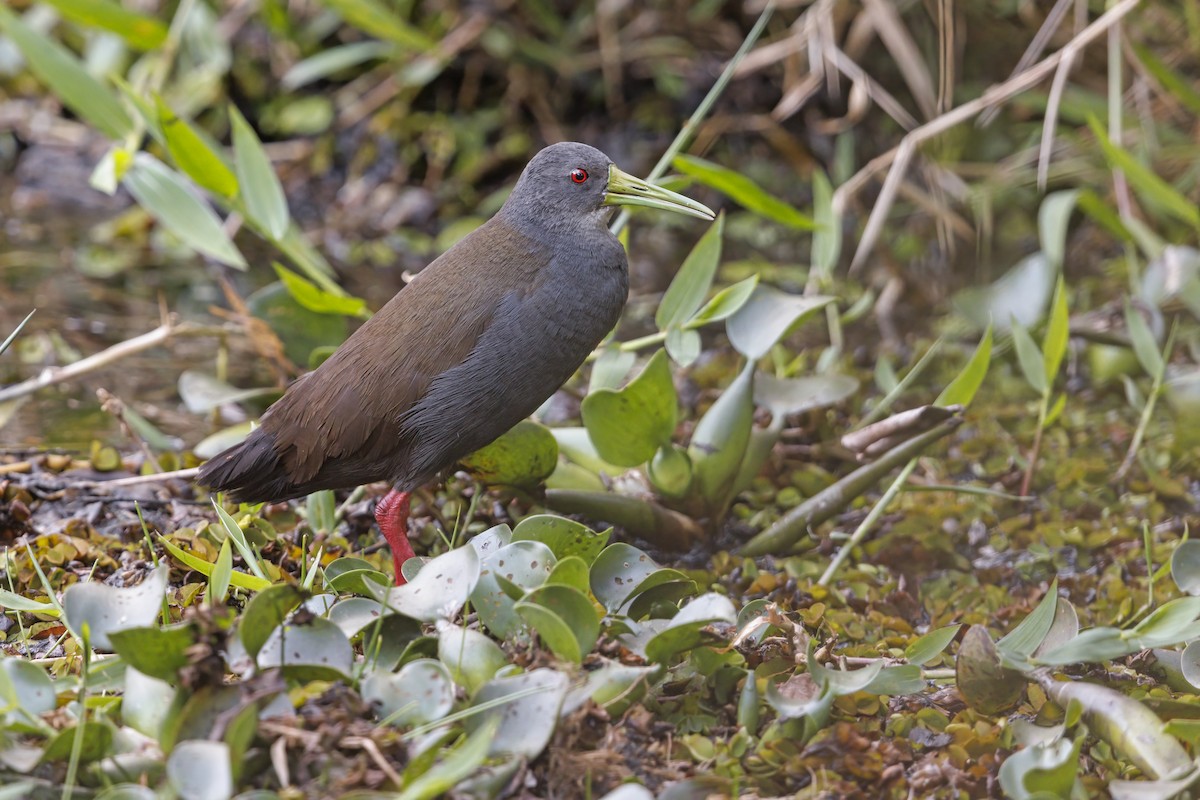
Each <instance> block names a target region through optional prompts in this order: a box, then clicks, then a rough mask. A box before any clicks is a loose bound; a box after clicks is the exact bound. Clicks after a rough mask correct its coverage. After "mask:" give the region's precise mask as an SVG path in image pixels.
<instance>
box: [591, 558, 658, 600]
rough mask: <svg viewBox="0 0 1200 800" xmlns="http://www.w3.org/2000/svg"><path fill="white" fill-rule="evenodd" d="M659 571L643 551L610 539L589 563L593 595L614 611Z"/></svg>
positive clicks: (652, 560)
mask: <svg viewBox="0 0 1200 800" xmlns="http://www.w3.org/2000/svg"><path fill="white" fill-rule="evenodd" d="M658 570H659V566H658V564H656V563H655V562H654V559H652V558H650V556H648V555H646V553H644V552H643V551H641V550H639V549H638V548H636V547H634V546H633V545H631V544H626V543H625V542H613V543H612V544H610V545H609V546H608V547H606V548H604V551H603V552H602V553H600V555H599V556H597V558H596V561H595V562H594V563H593V564H592V577H591V580H592V594H594V595H595V596H596V599H597V600H599V601H600V603H601V605H603V606H604V607H605V608H606V609H608V611H609V612H610V613H613V612H615V611H617V610H618V609H619V608H621V606H623V605H625V602H626V600H628V599H629V597H630V595H631V594H632V593H633V591H634V590H635V589H637V588H638V586H639V585H640V584H641V583H642V582H643V581H644V580H645V579H646V578H648V577H649V576H650V575H651V574H653V573H654V572H656V571H658Z"/></svg>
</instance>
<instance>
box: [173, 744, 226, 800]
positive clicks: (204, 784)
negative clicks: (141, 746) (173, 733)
mask: <svg viewBox="0 0 1200 800" xmlns="http://www.w3.org/2000/svg"><path fill="white" fill-rule="evenodd" d="M167 778H168V779H170V781H171V787H172V788H173V789H174V790H175V791H176V792H178V793H179V796H180V797H181V798H183V800H229V798H230V797H232V796H233V768H232V766H231V765H230V763H229V745H227V744H225V743H224V742H211V741H202V740H190V741H186V742H180V743H179V744H177V745H175V749H174V750H172V751H171V757H170V758H168V759H167Z"/></svg>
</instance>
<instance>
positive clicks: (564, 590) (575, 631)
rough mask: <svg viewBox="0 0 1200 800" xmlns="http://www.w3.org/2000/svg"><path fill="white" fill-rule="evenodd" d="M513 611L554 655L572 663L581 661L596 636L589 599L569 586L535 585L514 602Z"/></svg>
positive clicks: (597, 622)
mask: <svg viewBox="0 0 1200 800" xmlns="http://www.w3.org/2000/svg"><path fill="white" fill-rule="evenodd" d="M516 612H517V613H518V614H520V615H521V619H523V620H525V622H526V623H528V624H529V626H530V627H531V628H533V629H534V630H535V631H537V633H538V636H539V637H540V638H541V640H542V641H543V642H544V643H545V645H546V646H547V647H549V648H550V650H551V651H552V652H553V653H554V654H555V655H556V656H558V657H559V658H561V659H563V660H564V661H570V662H572V663H574V664H580V663H582V662H583V657H584V656H586V655H587V654H588V653H590V652H591V651H592V648H593V647H595V645H596V639H597V638H598V637H599V636H600V618H599V617H598V616H597V614H596V609H595V607H594V606H593V605H592V601H591V600H589V599H588V598H587V596H586V595H584V594H583V593H582V592H580V591H579V590H578V589H575V588H574V587H571V586H561V585H546V586H542V587H541V588H539V589H535V590H533V591H532V592H530V593H529V594H528V595H526V596H525V599H524V600H521V601H520V602H518V603H517V604H516Z"/></svg>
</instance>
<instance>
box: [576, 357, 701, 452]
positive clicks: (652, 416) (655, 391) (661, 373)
mask: <svg viewBox="0 0 1200 800" xmlns="http://www.w3.org/2000/svg"><path fill="white" fill-rule="evenodd" d="M678 404H679V402H678V400H677V398H676V396H675V384H674V382H673V381H672V379H671V368H670V365H669V364H668V363H667V354H666V352H665V351H663V350H659V351H658V352H656V353H655V354H654V355H653V356H652V357H651V358H650V361H649V362H647V364H646V366H645V367H644V368H643V369H642V371H641V373H639V374H638V376H637V377H636V378H634V379H633V380H632V381H630V382H629V384H628V385H626V386H625V388H624V389H621V390H619V391H613V390H611V389H602V390H600V391H598V392H594V393H592V394H589V395H588V396H587V397H585V398H584V399H583V404H582V406H581V407H580V414H581V415H582V417H583V424H584V426H585V427H586V428H587V432H588V436H589V438H590V439H591V441H592V444H593V445H594V446H595V448H596V452H597V453H599V455H600V457H601V458H602V459H604V460H605V461H607V462H609V463H612V464H616V465H619V466H622V467H636V466H638V465H640V464H644V463H646V462H647V461H649V460H650V458H651V456H653V455H654V451H655V450H657V449H658V448H659V447H660V446H662V445H665V444H669V443H670V441H671V436H672V434H674V432H675V421H676V419H677V415H678Z"/></svg>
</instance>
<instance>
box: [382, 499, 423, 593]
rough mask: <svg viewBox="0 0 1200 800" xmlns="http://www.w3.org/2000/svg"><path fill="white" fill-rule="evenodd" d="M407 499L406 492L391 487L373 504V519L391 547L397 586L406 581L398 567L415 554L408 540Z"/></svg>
mask: <svg viewBox="0 0 1200 800" xmlns="http://www.w3.org/2000/svg"><path fill="white" fill-rule="evenodd" d="M408 500H409V493H408V492H398V491H396V490H395V489H392V490H391V491H390V492H388V493H387V494H386V495H385V496H384V498H383V499H382V500H380V501H379V502H378V503H376V504H375V521H376V522H378V523H379V530H380V532H381V533H383V538H385V539H387V543H388V545H390V546H391V548H392V566H393V567H394V568H395V570H396V585H397V586H403V585H404V584H405V583H407V581H406V580H404V575H403V573H401V572H400V567H401V566H402V565H403V564H404V562H405V561H407V560H408V559H410V558H412V557H413V556H415V555H416V553H414V552H413V549H412V545H411V544H409V541H408Z"/></svg>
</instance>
